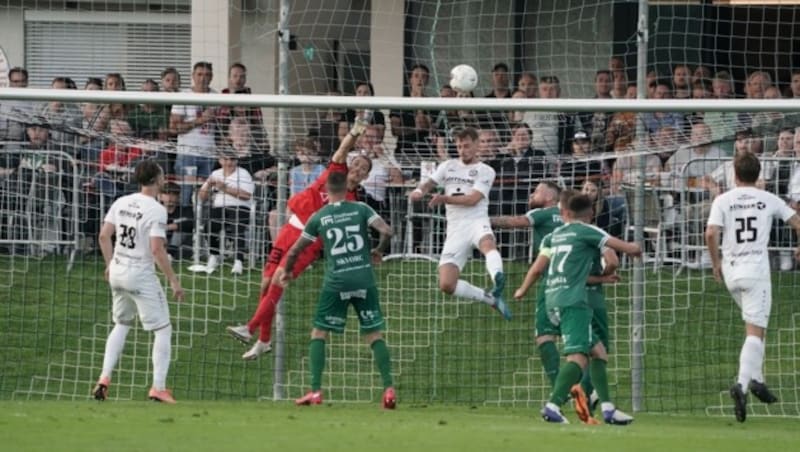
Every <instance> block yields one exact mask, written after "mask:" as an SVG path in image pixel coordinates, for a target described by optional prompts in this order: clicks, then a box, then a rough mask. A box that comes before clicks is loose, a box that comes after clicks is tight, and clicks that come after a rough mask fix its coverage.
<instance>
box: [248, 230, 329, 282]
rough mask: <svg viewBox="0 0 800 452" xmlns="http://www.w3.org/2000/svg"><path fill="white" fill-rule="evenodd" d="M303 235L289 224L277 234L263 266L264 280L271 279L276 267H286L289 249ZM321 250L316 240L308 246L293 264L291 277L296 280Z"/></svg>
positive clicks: (320, 244)
mask: <svg viewBox="0 0 800 452" xmlns="http://www.w3.org/2000/svg"><path fill="white" fill-rule="evenodd" d="M302 233H303V231H302V230H301V229H298V228H296V227H294V226H292V225H291V224H288V223H287V224H285V225H283V227H282V228H281V230H280V231H279V232H278V237H277V238H276V239H275V243H273V244H272V251H270V252H269V256H268V257H267V263H266V264H265V265H264V272H263V273H262V274H263V276H264V278H265V279H267V278H272V275H274V274H275V270H276V269H277V268H278V267H284V266H285V265H286V256H287V255H288V254H289V249H290V248H291V247H292V245H294V243H295V242H296V241H297V239H299V238H300V235H301V234H302ZM321 250H322V241H321V240H319V239H317V240H314V242H313V243H312V244H311V245H308V246H307V247H306V248H305V249H304V250H303V251H302V252H301V253H300V255H299V256H297V261H296V262H295V264H294V268H293V269H292V273H293V275H292V276H293V277H294V278H297V277H298V276H300V274H301V273H303V270H305V269H306V268H307V267H308V266H309V265H311V264H312V263H313V262H314V261H315V260H317V259H318V258H319V254H320V251H321Z"/></svg>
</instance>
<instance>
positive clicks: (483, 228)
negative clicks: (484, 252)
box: [439, 218, 494, 270]
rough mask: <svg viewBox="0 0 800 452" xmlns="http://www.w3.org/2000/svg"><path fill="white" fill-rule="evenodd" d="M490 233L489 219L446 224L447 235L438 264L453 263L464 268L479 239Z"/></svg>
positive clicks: (491, 233) (492, 234)
mask: <svg viewBox="0 0 800 452" xmlns="http://www.w3.org/2000/svg"><path fill="white" fill-rule="evenodd" d="M487 235H490V236H492V237H494V232H492V225H491V224H489V219H488V218H487V219H486V220H473V221H469V222H460V223H449V224H448V225H447V237H446V238H445V239H444V247H442V256H441V257H440V258H439V266H440V267H441V266H442V265H444V264H453V265H455V266H456V267H458V269H459V270H461V269H463V268H464V265H465V264H466V263H467V261H468V260H469V258H470V257H471V256H472V250H473V249H474V248H478V244H479V243H480V241H481V239H482V238H484V237H486V236H487Z"/></svg>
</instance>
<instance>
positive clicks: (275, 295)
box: [247, 284, 283, 342]
mask: <svg viewBox="0 0 800 452" xmlns="http://www.w3.org/2000/svg"><path fill="white" fill-rule="evenodd" d="M282 296H283V287H281V286H279V285H277V284H270V285H269V287H268V288H267V290H266V291H265V292H264V293H263V294H262V295H261V298H260V299H259V300H258V308H257V309H256V313H255V314H253V318H252V319H250V321H249V322H247V328H249V329H250V331H251V332H252V331H255V330H256V328H261V330H260V332H259V335H258V339H259V340H260V341H261V342H269V340H270V338H271V337H272V320H273V319H274V318H275V308H276V307H277V306H278V303H279V302H280V301H281V297H282Z"/></svg>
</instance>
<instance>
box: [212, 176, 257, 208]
mask: <svg viewBox="0 0 800 452" xmlns="http://www.w3.org/2000/svg"><path fill="white" fill-rule="evenodd" d="M208 177H209V179H221V180H224V181H225V186H227V187H235V188H237V189H239V190H243V191H245V192H247V193H250V195H252V194H253V191H255V188H256V187H255V184H254V183H253V177H252V176H251V175H250V173H249V172H248V171H247V170H246V169H244V168H242V167H238V166H237V167H236V171H234V172H232V173H231V174H230V175H228V176H227V177H225V174H224V173H223V171H222V168H220V169H216V170H214V172H212V173H211V175H210V176H208ZM211 207H250V201H245V200H244V199H239V198H237V197H235V196H232V195H229V194H228V193H223V192H222V191H217V192H215V193H214V197H213V198H212V199H211Z"/></svg>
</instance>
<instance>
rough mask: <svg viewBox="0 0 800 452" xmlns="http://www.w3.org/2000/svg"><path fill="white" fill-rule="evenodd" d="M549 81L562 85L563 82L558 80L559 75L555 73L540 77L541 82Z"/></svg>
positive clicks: (549, 82) (552, 83)
mask: <svg viewBox="0 0 800 452" xmlns="http://www.w3.org/2000/svg"><path fill="white" fill-rule="evenodd" d="M542 83H548V84H551V85H559V86H560V85H561V82H560V81H559V80H558V76H555V75H545V76H544V77H542V78H540V79H539V84H540V85H541V84H542Z"/></svg>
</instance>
